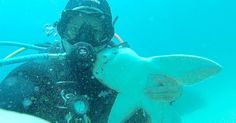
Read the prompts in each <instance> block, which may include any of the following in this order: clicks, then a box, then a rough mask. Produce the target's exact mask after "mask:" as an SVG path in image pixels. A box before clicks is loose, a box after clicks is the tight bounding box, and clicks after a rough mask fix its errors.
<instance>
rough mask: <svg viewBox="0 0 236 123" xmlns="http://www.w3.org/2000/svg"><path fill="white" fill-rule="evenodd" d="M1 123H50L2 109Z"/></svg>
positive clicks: (0, 111)
mask: <svg viewBox="0 0 236 123" xmlns="http://www.w3.org/2000/svg"><path fill="white" fill-rule="evenodd" d="M0 123H49V122H48V121H45V120H43V119H40V118H37V117H34V116H30V115H27V114H21V113H17V112H13V111H6V110H2V109H0Z"/></svg>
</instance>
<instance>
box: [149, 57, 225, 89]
mask: <svg viewBox="0 0 236 123" xmlns="http://www.w3.org/2000/svg"><path fill="white" fill-rule="evenodd" d="M147 61H148V64H149V65H148V66H149V67H150V69H151V71H152V73H153V74H160V75H165V76H168V77H171V78H173V79H174V80H176V81H178V82H179V83H180V84H186V85H189V84H194V83H196V82H199V81H201V80H204V79H206V78H208V77H210V76H212V75H214V74H216V73H218V72H219V71H220V70H221V66H220V65H219V64H217V63H216V62H214V61H212V60H209V59H206V58H203V57H199V56H192V55H166V56H157V57H151V58H149V59H148V60H147Z"/></svg>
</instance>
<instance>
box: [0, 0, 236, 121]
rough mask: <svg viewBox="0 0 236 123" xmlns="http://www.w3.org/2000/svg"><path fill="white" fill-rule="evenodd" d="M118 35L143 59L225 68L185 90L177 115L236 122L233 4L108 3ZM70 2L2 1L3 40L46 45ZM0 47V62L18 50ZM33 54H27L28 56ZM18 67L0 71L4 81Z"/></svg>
mask: <svg viewBox="0 0 236 123" xmlns="http://www.w3.org/2000/svg"><path fill="white" fill-rule="evenodd" d="M108 2H109V3H110V5H111V8H112V12H113V17H115V16H119V20H118V22H117V23H116V25H115V28H116V32H117V33H118V34H120V36H121V37H122V38H123V39H124V40H125V41H127V42H129V44H130V46H131V48H133V49H134V50H135V51H136V52H137V53H138V54H140V55H141V56H154V55H166V54H192V55H199V56H203V57H207V58H210V59H212V60H214V61H216V62H218V63H220V64H221V65H222V66H223V70H222V71H221V72H220V73H219V74H217V75H216V76H214V77H212V78H210V79H207V80H205V81H202V82H201V83H198V84H195V85H193V86H186V87H184V92H183V96H182V97H181V98H180V99H179V100H178V101H177V102H176V104H175V107H176V110H177V111H178V112H179V113H180V114H181V115H182V118H183V123H199V122H201V123H236V75H235V74H236V72H235V70H236V65H235V64H236V1H235V0H108ZM66 3H67V0H0V41H17V42H25V43H32V44H34V43H44V42H53V41H54V40H58V39H59V37H54V36H51V37H47V36H46V34H45V29H44V28H45V25H46V24H53V23H54V22H55V21H57V20H58V19H59V17H60V13H61V11H62V10H63V8H64V6H65V4H66ZM16 49H17V48H16V47H5V46H0V58H4V57H5V56H6V55H8V54H9V53H11V52H12V51H14V50H16ZM30 53H34V51H27V52H25V53H24V54H30ZM15 66H16V65H11V66H4V67H1V68H0V80H2V79H3V78H4V77H5V76H6V75H7V73H8V72H9V71H10V70H11V69H13V68H14V67H15Z"/></svg>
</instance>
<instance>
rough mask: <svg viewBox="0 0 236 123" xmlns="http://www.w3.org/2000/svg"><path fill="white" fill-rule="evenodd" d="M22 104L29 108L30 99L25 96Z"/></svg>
mask: <svg viewBox="0 0 236 123" xmlns="http://www.w3.org/2000/svg"><path fill="white" fill-rule="evenodd" d="M22 105H23V106H24V108H26V109H27V108H29V106H30V105H32V101H31V100H30V99H29V98H25V99H24V100H23V101H22Z"/></svg>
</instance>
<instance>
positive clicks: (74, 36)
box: [63, 13, 107, 51]
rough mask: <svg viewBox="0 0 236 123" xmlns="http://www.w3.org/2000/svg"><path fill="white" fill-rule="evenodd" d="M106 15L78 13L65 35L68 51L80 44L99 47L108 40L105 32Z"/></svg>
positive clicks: (67, 26) (64, 39) (64, 40)
mask: <svg viewBox="0 0 236 123" xmlns="http://www.w3.org/2000/svg"><path fill="white" fill-rule="evenodd" d="M104 18H105V16H104V15H95V14H85V13H77V14H76V15H74V16H73V17H71V18H70V19H69V20H68V23H67V25H66V27H65V30H64V33H63V45H64V48H65V49H66V51H68V49H70V47H71V46H73V45H74V44H76V43H78V42H86V43H89V44H91V45H93V46H97V45H98V44H99V42H102V41H103V40H107V38H106V36H105V32H104V31H105V30H104V22H103V20H104Z"/></svg>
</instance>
